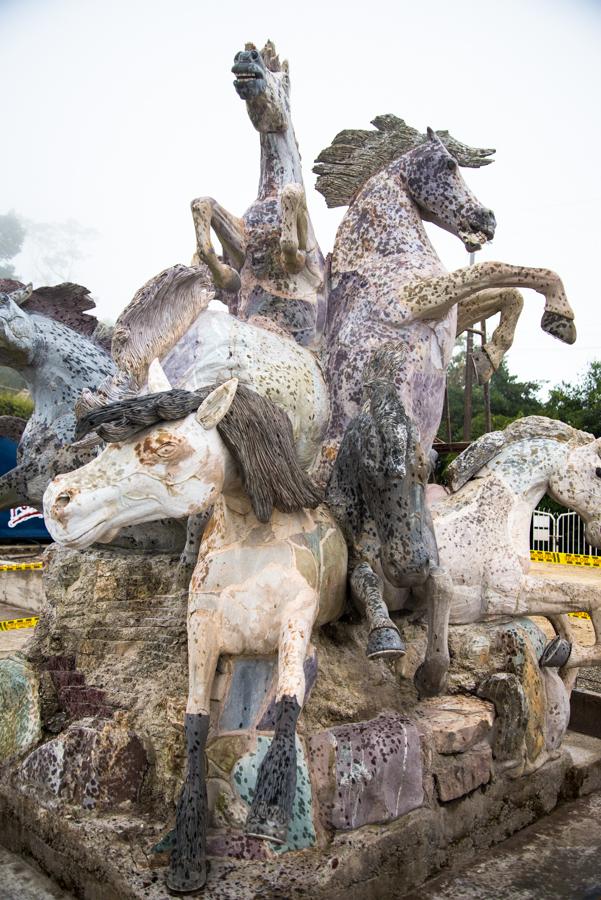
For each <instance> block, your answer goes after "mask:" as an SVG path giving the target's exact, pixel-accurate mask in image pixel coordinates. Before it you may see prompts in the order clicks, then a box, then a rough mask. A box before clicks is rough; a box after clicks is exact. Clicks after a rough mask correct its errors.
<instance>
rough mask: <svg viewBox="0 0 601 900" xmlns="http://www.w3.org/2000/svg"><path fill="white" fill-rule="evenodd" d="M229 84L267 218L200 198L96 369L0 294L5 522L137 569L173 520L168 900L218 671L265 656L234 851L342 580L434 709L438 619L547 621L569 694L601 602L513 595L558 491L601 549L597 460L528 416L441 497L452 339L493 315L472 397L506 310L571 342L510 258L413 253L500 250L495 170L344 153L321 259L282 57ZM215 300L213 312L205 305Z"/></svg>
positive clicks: (444, 150) (477, 158)
mask: <svg viewBox="0 0 601 900" xmlns="http://www.w3.org/2000/svg"><path fill="white" fill-rule="evenodd" d="M232 71H233V73H234V74H235V78H236V80H235V82H234V86H235V89H236V92H237V93H238V95H239V96H240V97H241V98H242V99H243V100H244V101H245V102H246V106H247V111H248V114H249V117H250V119H251V122H252V124H253V126H254V128H255V129H256V130H257V131H258V132H259V134H260V146H261V170H260V183H259V191H258V196H257V199H256V200H255V201H254V202H253V204H252V205H251V207H250V208H249V209H248V210H247V211H246V212H245V213H244V214H243V215H242V216H241V217H240V218H238V217H236V216H235V215H232V214H231V213H229V212H227V211H226V210H224V209H223V208H222V207H221V206H220V205H219V204H218V203H217V202H216V201H215V200H213V199H212V198H208V197H205V198H203V199H200V200H194V201H193V202H192V217H193V226H194V230H195V236H196V254H195V258H194V259H193V261H192V265H191V266H185V265H177V266H174V267H172V268H170V269H167V270H165V271H164V272H162V273H160V274H159V275H158V276H156V277H154V278H152V279H151V280H150V281H149V282H148V283H147V284H146V285H144V286H143V287H142V288H141V289H140V291H138V293H137V294H136V296H135V297H134V299H133V301H132V303H131V304H130V305H129V306H128V307H127V309H126V310H125V311H124V312H123V313H122V314H121V316H120V317H119V319H118V321H117V323H116V326H115V329H114V333H113V338H112V348H111V353H110V354H109V353H108V352H107V350H106V349H103V348H102V347H101V346H100V344H99V343H98V342H97V341H95V340H94V337H93V335H92V331H91V330H90V329H89V328H88V331H87V335H88V336H87V337H85V338H81V337H79V336H78V337H77V338H75V335H74V332H73V328H75V329H77V322H80V320H81V317H82V312H83V310H84V309H85V308H86V307H85V305H82V303H81V299H82V297H83V296H84V294H81V292H80V293H79V294H77V292H74V290H73V289H72V290H71V293H70V294H69V297H70V298H72V297H75V298H77V303H74V307H73V308H74V309H75V310H76V312H77V315H78V316H79V318H78V319H77V321H75V319H74V320H73V321H71V322H69V321H67V323H66V324H62V323H61V322H59V321H57V313H56V309H55V308H54V307H52V305H51V304H49V305H47V307H44V308H41V309H40V311H39V312H38V311H37V309H36V308H35V307H32V313H31V315H28V306H27V304H28V303H30V304H31V298H35V295H36V292H33V294H32V293H31V291H30V290H29V289H28V288H25V287H24V286H20V285H18V284H0V288H2V290H3V291H4V293H2V294H0V304H1V306H0V321H1V322H2V335H1V344H2V353H3V356H2V362H3V363H5V364H8V365H12V366H14V367H15V368H18V369H19V370H20V371H22V372H23V374H24V375H25V377H27V378H28V380H30V383H31V384H33V385H34V388H33V389H32V393H33V397H34V402H35V413H34V416H33V418H32V420H31V422H30V423H29V425H28V426H27V429H26V431H25V433H24V435H23V439H22V442H21V447H20V453H21V457H22V461H21V462H20V464H19V467H18V469H16V470H14V472H12V473H9V475H7V476H4V477H3V479H2V482H3V487H4V492H3V494H2V496H1V497H0V499H2V502H3V503H4V505H12V504H14V503H15V502H27V503H31V504H32V505H34V504H35V503H39V501H40V499H41V496H42V494H43V493H44V490H45V494H44V514H45V520H46V524H47V527H48V528H49V530H50V532H51V534H52V536H53V537H54V539H55V540H56V541H57V542H58V543H59V544H61V545H63V546H65V547H67V548H77V549H84V548H87V547H89V546H90V545H91V544H93V543H97V542H99V543H109V542H111V541H114V540H116V539H117V538H118V535H119V534H120V532H121V530H122V529H123V528H128V527H129V528H130V529H131V533H132V534H137V535H138V545H139V546H143V547H146V548H150V549H152V547H155V546H159V544H160V542H161V539H160V538H156V535H155V533H154V532H152V531H146V530H145V529H146V528H147V527H148V524H149V523H152V522H160V525H159V526H157V528H158V529H159V531H160V532H161V533H162V534H164V535H166V537H165V538H164V541H163V545H164V546H172V545H173V544H174V543H175V542H176V537H174V534H175V533H176V532H177V529H178V527H179V526H178V525H177V522H175V521H174V520H178V521H180V522H181V521H187V523H188V540H187V543H186V547H185V549H184V555H185V559H186V560H187V561H188V562H190V561H192V563H193V566H194V569H193V573H192V576H191V580H190V586H189V604H188V623H187V628H188V665H189V694H188V702H187V707H186V716H185V723H184V726H185V739H186V748H187V775H186V778H185V782H184V784H183V787H182V789H181V795H180V799H179V803H178V807H177V816H176V827H175V833H174V837H173V842H172V843H173V852H172V855H171V863H170V869H169V873H168V876H167V883H168V886H169V888H170V889H171V890H173V891H175V892H181V893H185V892H192V891H195V890H198V889H199V888H201V887H202V886H203V884H204V883H205V881H206V829H207V796H206V785H205V766H204V751H205V747H206V744H207V736H208V731H209V721H210V713H211V709H210V699H211V686H212V683H213V679H214V676H215V672H216V669H217V665H218V660H219V657H220V656H222V655H232V656H236V655H245V656H253V655H258V656H268V655H272V654H277V657H278V676H277V694H276V709H275V717H274V728H273V739H272V741H271V744H270V747H269V750H268V752H267V754H266V755H265V757H264V759H263V761H262V764H261V766H260V770H259V773H258V778H257V784H256V787H255V791H254V796H253V799H252V803H251V804H250V809H249V812H248V818H247V822H246V832H247V834H249V835H252V836H255V837H258V838H263V839H267V840H269V841H271V842H273V843H278V842H279V843H285V840H286V834H287V830H288V823H289V819H290V816H291V809H292V803H293V799H294V795H295V788H296V771H297V761H296V743H295V731H296V724H297V720H298V717H299V715H300V713H301V710H302V708H303V702H304V699H305V674H304V666H305V662H306V658H307V653H308V648H309V642H310V638H311V633H312V631H313V629H314V628H315V627H316V626H320V625H323V624H325V623H328V622H331V621H333V620H334V619H336V618H338V617H339V616H341V615H342V614H343V613H344V612H345V610H347V609H348V604H347V585H348V595H349V597H351V598H352V600H353V602H354V604H355V606H356V607H357V609H358V610H359V611H360V614H361V615H362V616H363V617H364V618H365V619H366V620H367V622H368V624H369V634H368V640H367V645H366V647H365V651H366V655H367V657H368V658H370V659H378V658H384V659H389V660H395V659H397V658H400V657H402V656H403V654H404V653H405V651H406V641H405V640H404V638H403V634H402V631H403V629H402V624H401V619H400V618H399V616H398V615H397V613H399V611H403V610H405V609H411V610H412V611H413V612H414V613H415V611H417V613H418V614H422V615H423V617H424V618H425V620H426V621H427V625H428V646H427V650H426V653H425V657H424V659H423V661H422V663H421V665H420V667H419V669H418V670H417V673H416V675H415V681H416V685H417V687H418V689H419V692H420V695H421V696H433V695H436V694H438V693H440V692H441V691H444V689H445V686H446V681H447V675H448V670H449V662H450V659H449V649H448V630H449V625H450V624H451V625H453V624H462V625H467V624H471V623H482V622H503V621H507V620H510V619H512V618H515V617H521V616H529V615H544V616H547V617H548V618H549V619H550V621H551V622H552V623H553V625H554V627H555V629H556V631H557V639H556V640H555V641H554V642H552V645H550V646H549V647H548V648H547V649H546V651H545V653H544V654H543V656H542V664H543V665H546V666H548V667H550V668H552V669H555V670H556V669H558V667H559V666H562V668H561V670H560V673H559V675H558V674H557V672H556V671H554V672H553V673H552V675H550V676H549V677H550V678H551V677H552V678H553V679H554V681H553V684H554V686H555V688H554V689H556V690H557V691H560V692H561V691H564V693H565V695H566V696H567V697H569V690H570V688H571V684H572V682H573V677H572V671H571V670H573V669H574V668H575V667H577V666H579V665H598V664H599V663H600V662H601V653H600V651H599V642H600V640H601V632H600V631H599V628H600V627H601V604H600V603H599V601H598V600H597V597H596V593H595V592H594V591H593V590H591V591H590V592H589V593H588V594H586V596H585V594H584V593H582V592H580V593H579V594H578V595H577V596H575V594H574V591H573V590H571V589H570V586H569V585H562V584H561V582H557V581H556V582H554V583H553V585H552V587H550V586H549V584H548V583H546V582H544V581H543V580H542V579H541V578H537V577H534V576H531V575H529V574H528V566H529V550H528V536H529V525H530V516H531V513H532V510H533V509H534V507H535V506H536V504H537V503H538V502H539V500H540V499H541V497H542V496H543V494H544V493H545V492H548V493H549V494H550V495H551V496H552V497H553V498H554V499H555V500H557V501H558V502H560V503H563V504H564V505H566V506H568V507H570V508H572V509H575V510H576V511H577V512H578V513H579V514H580V515H581V516H582V518H583V519H584V520H585V522H586V523H587V527H588V540H589V541H590V542H591V543H593V544H595V545H600V544H601V519H600V517H599V513H598V510H599V508H600V507H601V478H600V477H599V476H600V474H601V463H600V461H599V456H600V453H601V448H600V445H599V441H597V440H595V439H594V438H593V437H592V435H588V434H584V433H582V432H578V431H576V430H575V429H572V428H570V427H569V426H567V425H563V424H562V423H559V422H553V421H551V420H548V419H544V418H541V417H529V418H526V419H522V420H520V421H518V422H515V423H513V424H512V425H510V426H509V427H508V428H507V429H506V430H505V432H503V433H494V434H491V435H485V436H484V437H483V438H481V439H479V440H478V441H476V442H475V443H474V444H473V445H472V446H471V447H470V448H469V449H468V450H467V451H465V453H464V454H462V456H460V457H459V458H458V459H457V460H456V461H455V462H454V463H453V465H452V467H451V476H452V477H451V489H450V490H449V491H448V492H447V493H446V494H444V495H443V496H441V495H440V492H438V493H437V495H436V497H433V498H432V500H431V501H430V502H429V499H428V495H429V490H428V480H429V476H430V475H431V450H432V444H433V440H434V437H435V435H436V432H437V430H438V427H439V424H440V418H441V414H442V406H443V398H444V389H445V378H446V370H447V366H448V364H449V362H450V359H451V353H452V349H453V345H454V342H455V338H456V335H457V334H458V333H460V332H461V331H462V330H464V329H465V328H466V327H469V326H470V325H471V324H473V323H474V322H476V321H480V320H481V319H482V318H487V317H489V316H492V315H495V314H496V313H500V314H501V319H500V324H499V326H498V328H497V329H496V331H495V332H494V334H493V336H492V338H491V339H490V341H489V342H488V343H487V344H485V345H484V347H483V348H482V350H481V351H480V353H479V355H478V356H477V357H476V360H475V362H476V367H477V371H478V375H479V377H480V379H481V380H482V381H487V380H488V379H489V378H490V377H491V375H492V373H493V372H494V371H495V369H496V368H498V366H499V364H500V361H501V359H502V356H503V354H504V353H505V352H506V351H507V349H508V348H509V347H510V346H511V341H512V338H513V334H514V331H515V327H516V324H517V319H518V317H519V313H520V310H521V307H522V299H521V295H520V293H519V291H518V290H517V289H519V288H534V290H536V291H538V292H539V293H541V294H543V295H544V298H545V307H544V313H543V317H542V322H541V326H542V328H543V329H544V330H545V331H547V332H548V333H549V334H551V335H552V336H554V337H556V338H559V339H560V340H561V341H563V342H565V343H572V342H573V341H574V340H575V336H576V334H575V329H574V321H573V320H574V315H573V312H572V310H571V308H570V306H569V303H568V301H567V298H566V296H565V292H564V289H563V286H562V283H561V281H560V279H559V278H558V276H557V275H556V274H555V273H553V272H551V271H548V270H545V269H532V268H526V267H522V266H514V265H509V264H505V263H497V262H486V263H479V264H476V265H474V266H471V267H466V268H464V269H460V270H458V271H456V272H453V273H446V272H445V271H444V268H443V266H442V264H441V262H440V260H439V259H438V256H437V254H436V252H435V250H434V248H433V246H432V244H431V242H430V240H429V238H428V237H427V235H426V232H425V229H424V226H423V222H424V221H430V222H434V223H435V224H437V225H439V226H440V227H441V228H444V229H445V230H447V231H450V232H452V233H453V234H455V235H456V236H457V237H458V238H459V239H460V240H461V241H462V243H463V244H464V246H465V248H466V249H467V250H469V251H474V250H478V249H479V248H480V247H481V246H482V245H483V244H484V243H485V242H486V241H489V240H491V239H492V237H493V236H494V232H495V228H496V222H495V217H494V214H493V212H492V211H491V210H490V209H488V208H487V207H486V206H484V205H483V204H481V203H480V201H479V200H477V199H476V197H475V196H474V195H473V194H472V193H471V191H470V190H469V188H468V187H467V185H466V184H465V182H464V180H463V178H462V175H461V173H460V167H464V166H465V167H468V168H478V167H479V166H482V165H486V164H488V163H489V162H491V159H490V156H491V154H492V153H493V152H494V151H491V150H487V149H474V148H470V147H467V146H465V145H463V144H461V143H460V142H458V141H457V140H455V139H454V138H452V137H451V136H450V135H449V134H448V132H446V131H438V132H435V131H433V130H431V129H430V128H428V130H427V133H425V134H422V133H420V132H418V131H416V130H415V129H413V128H411V127H409V126H408V125H407V124H406V123H405V122H404V121H403V120H401V119H397V118H396V117H395V116H390V115H388V116H379V117H377V118H376V119H375V120H374V122H373V124H374V125H375V130H370V131H344V132H341V133H340V134H339V135H338V136H337V137H336V138H335V139H334V141H333V143H332V144H331V146H330V147H328V149H327V150H324V151H323V152H322V154H321V155H320V157H319V159H318V162H317V166H316V169H315V171H316V172H317V173H318V175H319V179H318V182H317V188H318V190H319V191H320V192H321V193H322V194H323V195H324V197H325V199H326V202H327V203H328V205H329V206H342V205H345V206H348V210H347V212H346V213H345V215H344V218H343V219H342V222H341V224H340V227H339V229H338V232H337V236H336V241H335V245H334V249H333V253H332V256H331V259H330V262H329V265H328V266H326V264H325V262H324V258H323V256H322V254H321V251H320V249H319V247H318V245H317V242H316V239H315V235H314V232H313V227H312V224H311V221H310V218H309V215H308V212H307V201H306V196H305V189H304V186H303V182H302V174H301V165H300V154H299V150H298V145H297V142H296V138H295V135H294V131H293V128H292V121H291V114H290V102H289V89H290V81H289V73H288V66H287V63H281V62H280V60H279V58H278V56H277V54H276V52H275V48H274V46H273V44H271V43H268V44H267V45H266V47H265V48H264V49H263V50H262V51H261V52H259V51H258V50H257V49H256V48H255V47H254V46H252V45H248V46H247V47H246V48H245V50H243V51H241V52H239V53H238V54H237V55H236V57H235V60H234V66H233V70H232ZM211 230H213V231H214V233H215V235H216V236H217V238H218V239H219V241H220V243H221V245H222V253H221V254H220V255H218V254H217V253H216V252H215V250H214V248H213V246H212V242H211ZM71 287H72V288H73V286H71ZM46 290H48V289H46ZM56 290H57V291H59V294H60V290H59V289H56ZM65 290H66V288H65V287H63V293H64V291H65ZM37 293H39V292H37ZM215 298H216V299H220V300H222V301H223V302H224V303H225V304H226V305H227V307H228V312H223V311H221V310H217V309H214V308H210V307H209V304H210V301H211V300H212V299H215ZM61 299H62V297H61ZM69 302H72V301H71V300H69ZM78 304H79V305H78ZM64 308H66V307H65V304H64V305H63V309H64ZM87 308H89V305H88V307H87ZM34 309H35V310H36V311H35V312H34V311H33V310H34ZM16 323H20V324H19V325H18V327H17V326H16ZM69 326H71V330H70V327H69ZM39 334H44V335H45V338H44V340H45V344H44V346H45V348H46V351H45V352H46V353H47V355H46V357H44V359H42V356H41V355H40V354H39V353H38V351H37V350H36V347H37V344H36V341H38V340H39V338H38V335H39ZM63 351H64V352H63ZM61 352H62V353H63V356H62V357H61V358H60V359H61V360H63V362H62V363H61V362H60V361H59V362H58V363H56V362H55V360H56V359H57V358H58V354H59V353H61ZM46 359H48V360H50V361H49V362H48V363H46ZM51 364H52V365H54V366H55V368H59V369H60V366H61V365H62V366H63V368H64V369H65V371H66V372H67V374H68V377H65V378H64V379H63V381H62V382H61V385H62V384H63V383H64V384H65V385H68V389H67V387H65V388H64V390H62V389H61V392H60V397H59V396H58V394H57V388H56V379H55V380H54V381H53V382H52V385H53V387H52V393H51V397H49V396H48V384H49V379H50V378H51V377H54V376H53V375H52V376H51V375H50V374H48V370H47V369H44V368H43V365H48V366H49V365H51ZM67 367H68V368H67ZM53 371H54V370H53ZM38 372H39V374H38ZM36 379H37V380H36ZM40 381H41V385H40V387H39V390H38V388H37V387H35V385H37V384H38V382H40ZM45 388H46V392H44V389H45ZM59 400H60V402H59ZM0 425H1V423H0ZM163 520H166V521H163ZM142 525H144V529H141V528H139V526H142ZM136 528H138V529H139V530H138V531H136ZM177 533H179V532H177ZM169 535H170V536H171V537H169ZM153 540H155V541H156V540H158V541H159V544H156V543H153ZM577 610H582V611H587V612H589V613H590V615H591V618H592V621H593V625H594V628H595V634H596V643H595V646H594V647H590V648H583V647H579V646H577V645H575V644H574V641H573V635H572V634H571V630H570V626H569V622H568V619H567V615H566V614H567V613H568V612H570V611H577ZM365 665H366V666H368V665H369V663H368V662H367V661H366V663H365ZM557 727H558V729H559V731H561V727H565V723H564V725H563V726H557ZM559 731H558V735H559V736H558V737H557V740H556V743H557V742H560V741H561V734H559Z"/></svg>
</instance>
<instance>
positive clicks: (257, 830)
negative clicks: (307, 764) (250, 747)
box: [245, 696, 300, 844]
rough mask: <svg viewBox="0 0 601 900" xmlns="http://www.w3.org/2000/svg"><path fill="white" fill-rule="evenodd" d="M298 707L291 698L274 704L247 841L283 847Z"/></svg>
mask: <svg viewBox="0 0 601 900" xmlns="http://www.w3.org/2000/svg"><path fill="white" fill-rule="evenodd" d="M299 713H300V706H299V704H298V702H297V700H296V698H295V697H286V696H284V697H282V699H281V700H279V701H278V703H277V704H276V724H275V732H274V735H273V740H272V742H271V746H270V748H269V750H268V751H267V754H266V756H265V758H264V759H263V762H262V763H261V768H260V769H259V774H258V776H257V785H256V787H255V794H254V797H253V801H252V805H251V808H250V812H249V814H248V818H247V820H246V828H245V831H246V833H247V834H248V835H249V836H250V837H256V838H261V839H262V840H267V841H272V842H273V843H274V844H285V843H286V838H287V835H288V823H289V822H290V818H291V816H292V804H293V803H294V795H295V793H296V743H295V733H296V720H297V719H298V716H299Z"/></svg>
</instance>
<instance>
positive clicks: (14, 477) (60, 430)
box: [0, 280, 115, 509]
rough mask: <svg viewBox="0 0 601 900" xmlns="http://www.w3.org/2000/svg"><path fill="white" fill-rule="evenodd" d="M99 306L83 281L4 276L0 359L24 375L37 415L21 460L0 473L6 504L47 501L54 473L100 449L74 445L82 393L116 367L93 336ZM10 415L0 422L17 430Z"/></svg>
mask: <svg viewBox="0 0 601 900" xmlns="http://www.w3.org/2000/svg"><path fill="white" fill-rule="evenodd" d="M93 308H94V302H93V301H92V299H91V298H90V296H89V291H88V290H87V289H86V288H84V287H81V285H77V284H71V283H65V284H59V285H56V286H55V287H43V288H38V289H37V290H35V291H34V290H33V289H32V286H31V285H28V286H25V285H23V284H21V283H20V282H18V281H12V280H0V365H4V366H9V367H10V368H12V369H15V370H16V371H17V372H19V373H20V374H21V375H22V376H23V378H24V379H25V381H26V383H27V386H28V388H29V391H30V393H31V396H32V398H33V402H34V411H33V415H32V416H31V418H30V419H29V421H28V422H27V424H26V425H25V423H23V424H24V425H25V427H24V430H23V432H22V435H21V436H20V442H19V447H18V451H17V465H16V466H15V468H14V469H11V470H10V472H7V473H6V474H5V475H2V476H1V477H0V508H1V509H8V508H9V507H11V506H16V505H19V504H25V505H29V506H35V507H39V506H41V503H42V496H43V494H44V491H45V490H46V487H47V486H48V484H49V483H50V481H52V479H53V478H54V477H55V476H56V475H59V474H61V473H63V472H70V471H71V470H73V469H77V468H79V466H82V465H84V464H85V463H87V462H89V460H90V459H91V458H92V455H94V454H93V453H92V452H91V451H90V450H86V449H85V448H81V447H79V448H78V447H75V448H73V447H71V446H70V445H71V443H72V441H73V439H74V435H75V414H74V407H75V403H76V401H77V398H78V397H79V395H80V393H81V392H82V390H84V388H90V389H94V388H96V387H97V386H98V385H99V383H100V382H101V381H102V380H103V379H104V378H105V377H106V376H107V375H111V374H112V373H113V372H114V370H115V367H114V365H113V362H112V360H111V357H110V355H109V354H108V353H107V351H106V350H105V349H104V348H103V347H102V346H100V344H99V343H97V342H96V341H95V340H94V333H95V332H96V333H97V327H98V322H97V320H96V319H95V318H94V317H93V316H90V315H87V314H86V313H87V312H88V311H89V310H92V309H93ZM2 418H4V417H2ZM9 418H10V419H11V420H12V417H6V418H5V420H4V422H3V421H2V419H0V430H2V431H3V433H8V431H9V429H10V430H11V433H12V434H13V436H15V437H16V436H17V432H15V430H14V425H15V423H14V421H11V422H9V421H8V419H9ZM3 426H6V427H3Z"/></svg>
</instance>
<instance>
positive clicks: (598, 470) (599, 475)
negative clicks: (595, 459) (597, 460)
mask: <svg viewBox="0 0 601 900" xmlns="http://www.w3.org/2000/svg"><path fill="white" fill-rule="evenodd" d="M595 475H596V476H597V478H601V467H599V466H597V468H596V469H595Z"/></svg>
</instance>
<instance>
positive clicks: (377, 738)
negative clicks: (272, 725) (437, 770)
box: [309, 713, 424, 831]
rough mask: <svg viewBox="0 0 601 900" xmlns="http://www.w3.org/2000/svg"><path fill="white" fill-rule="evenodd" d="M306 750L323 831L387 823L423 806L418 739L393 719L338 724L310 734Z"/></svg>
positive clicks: (398, 719) (410, 728)
mask: <svg viewBox="0 0 601 900" xmlns="http://www.w3.org/2000/svg"><path fill="white" fill-rule="evenodd" d="M309 748H310V761H311V766H312V770H313V774H314V778H315V781H316V784H317V791H316V793H317V796H318V798H319V808H320V815H321V817H322V822H323V825H324V826H325V827H326V828H329V829H336V830H338V831H348V830H350V829H354V828H360V827H361V826H362V825H368V824H371V823H375V822H390V821H392V820H393V819H396V818H398V817H399V816H402V815H404V814H406V813H408V812H409V811H410V810H412V809H416V808H417V807H418V806H421V805H422V803H423V800H424V792H423V787H422V764H421V750H420V740H419V734H418V732H417V729H416V727H415V725H413V724H412V723H411V722H408V721H403V719H402V718H401V717H400V716H398V715H395V714H391V713H389V714H385V713H384V714H382V715H380V716H378V717H377V718H375V719H372V720H371V721H369V722H359V723H356V724H353V725H340V726H338V727H336V728H332V729H330V730H329V731H326V732H322V733H321V734H317V735H314V736H313V737H312V738H311V739H310V741H309Z"/></svg>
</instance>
